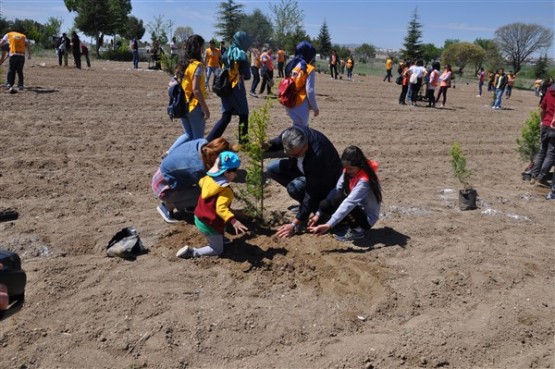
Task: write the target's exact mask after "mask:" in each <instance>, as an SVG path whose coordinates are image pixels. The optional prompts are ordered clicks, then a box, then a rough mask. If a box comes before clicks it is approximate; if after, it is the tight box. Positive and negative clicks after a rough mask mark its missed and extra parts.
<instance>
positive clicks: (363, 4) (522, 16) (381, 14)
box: [0, 0, 555, 58]
mask: <svg viewBox="0 0 555 369" xmlns="http://www.w3.org/2000/svg"><path fill="white" fill-rule="evenodd" d="M90 1H94V0H90ZM220 2H221V0H218V1H212V0H204V1H203V0H197V1H195V0H132V1H131V5H132V7H133V9H132V11H131V14H130V15H133V16H135V17H137V18H139V19H142V20H143V23H144V24H145V26H146V25H147V24H148V23H150V22H152V21H153V20H154V17H156V16H163V18H164V19H165V20H171V21H173V23H174V29H175V27H178V26H189V27H191V28H192V29H193V31H194V32H195V33H197V34H200V35H202V36H203V37H204V38H205V39H210V38H212V37H213V36H215V29H214V24H215V23H216V18H215V17H216V13H217V11H218V5H219V4H220ZM235 2H236V3H238V4H243V5H244V7H243V10H244V12H245V13H247V14H251V13H252V12H253V11H254V10H255V9H260V10H261V11H262V12H263V13H264V14H266V15H267V16H270V17H271V15H272V13H271V11H270V6H269V4H270V3H272V4H279V3H280V1H273V0H272V1H269V0H251V1H241V0H235ZM297 4H298V7H299V9H301V10H302V11H303V15H304V29H305V31H306V32H307V33H308V34H309V35H310V36H311V37H313V38H315V37H317V36H318V34H319V32H320V28H321V26H322V24H323V23H324V21H325V22H326V23H327V25H328V30H329V33H330V36H331V40H332V43H333V44H342V45H344V44H362V43H369V44H372V45H374V46H376V47H377V48H380V49H392V50H397V49H401V48H403V41H404V37H405V36H406V35H407V29H408V24H409V22H410V20H411V19H412V16H413V14H414V11H415V10H416V11H417V13H418V16H419V22H420V23H421V25H422V28H421V31H422V39H421V41H422V42H423V43H433V44H434V45H436V46H437V47H442V46H443V44H444V41H445V40H446V39H458V40H460V41H469V42H473V41H474V40H475V39H476V38H485V39H492V38H494V34H495V30H496V29H497V28H499V27H501V26H504V25H507V24H510V23H516V22H521V23H534V24H539V25H542V26H544V27H547V28H549V29H552V30H553V29H554V28H555V1H554V0H521V1H511V0H503V1H502V0H479V1H478V0H467V1H451V0H442V1H438V0H413V1H407V0H387V1H381V0H359V1H349V0H347V1H337V0H336V1H329V0H319V1H315V0H305V1H303V0H298V1H297ZM0 12H1V14H2V16H3V17H4V18H6V19H9V20H14V19H16V18H19V19H26V18H27V19H33V20H36V21H38V22H40V23H46V21H47V20H48V18H49V17H61V18H62V19H63V22H64V23H63V24H62V31H67V30H69V29H70V28H71V27H72V25H73V18H74V16H75V14H74V13H69V12H68V11H67V9H66V7H65V5H64V2H63V0H57V1H56V0H0ZM143 39H144V40H148V39H150V35H149V33H148V31H147V33H146V34H145V36H144V37H143ZM548 56H549V57H551V58H555V54H554V48H553V47H551V49H550V50H549V51H548Z"/></svg>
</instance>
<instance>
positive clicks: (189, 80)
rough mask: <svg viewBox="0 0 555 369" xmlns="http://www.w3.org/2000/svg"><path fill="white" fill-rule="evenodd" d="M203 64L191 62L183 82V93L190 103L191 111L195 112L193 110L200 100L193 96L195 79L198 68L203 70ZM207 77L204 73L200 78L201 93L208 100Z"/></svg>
mask: <svg viewBox="0 0 555 369" xmlns="http://www.w3.org/2000/svg"><path fill="white" fill-rule="evenodd" d="M202 67H203V64H202V63H201V62H199V61H198V60H191V61H190V62H189V65H188V66H187V69H185V77H184V78H183V81H182V82H181V87H183V91H185V99H187V101H188V102H189V111H190V112H191V111H193V109H194V108H195V107H196V106H197V105H198V99H197V98H196V97H195V95H194V94H193V77H194V74H195V71H196V70H197V68H202ZM205 78H206V77H205V76H204V73H202V74H201V76H200V91H201V93H202V97H204V98H206V83H205Z"/></svg>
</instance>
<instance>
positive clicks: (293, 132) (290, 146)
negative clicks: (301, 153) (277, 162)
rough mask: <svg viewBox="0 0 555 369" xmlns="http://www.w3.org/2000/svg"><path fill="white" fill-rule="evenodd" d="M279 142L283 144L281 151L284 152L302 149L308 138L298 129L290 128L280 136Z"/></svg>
mask: <svg viewBox="0 0 555 369" xmlns="http://www.w3.org/2000/svg"><path fill="white" fill-rule="evenodd" d="M281 142H282V143H283V149H284V150H285V151H291V150H294V149H298V148H299V147H304V146H305V145H306V144H307V142H308V138H307V137H306V135H305V133H304V132H303V131H302V130H300V129H299V128H297V127H290V128H287V129H286V130H285V131H283V133H282V134H281Z"/></svg>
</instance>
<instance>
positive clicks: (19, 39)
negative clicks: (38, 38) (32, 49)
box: [8, 32, 27, 55]
mask: <svg viewBox="0 0 555 369" xmlns="http://www.w3.org/2000/svg"><path fill="white" fill-rule="evenodd" d="M26 40H27V37H26V36H25V35H24V34H23V33H19V32H8V44H9V45H10V55H25V43H26Z"/></svg>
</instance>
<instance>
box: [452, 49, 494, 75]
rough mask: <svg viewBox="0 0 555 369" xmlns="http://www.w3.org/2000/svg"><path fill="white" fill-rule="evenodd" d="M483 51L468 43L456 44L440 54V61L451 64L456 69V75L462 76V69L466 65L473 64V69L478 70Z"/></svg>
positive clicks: (483, 55) (482, 58)
mask: <svg viewBox="0 0 555 369" xmlns="http://www.w3.org/2000/svg"><path fill="white" fill-rule="evenodd" d="M485 55H486V54H485V52H484V49H482V48H481V47H480V46H478V45H476V44H471V43H470V42H459V43H457V44H451V45H449V46H448V47H447V48H446V49H445V50H443V53H441V60H442V62H443V63H444V64H451V65H453V66H456V67H457V68H458V73H459V74H460V75H462V73H463V69H464V67H466V65H467V64H473V65H474V67H475V69H474V72H476V71H477V70H478V68H479V67H480V65H481V64H482V62H483V61H484V57H485Z"/></svg>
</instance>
